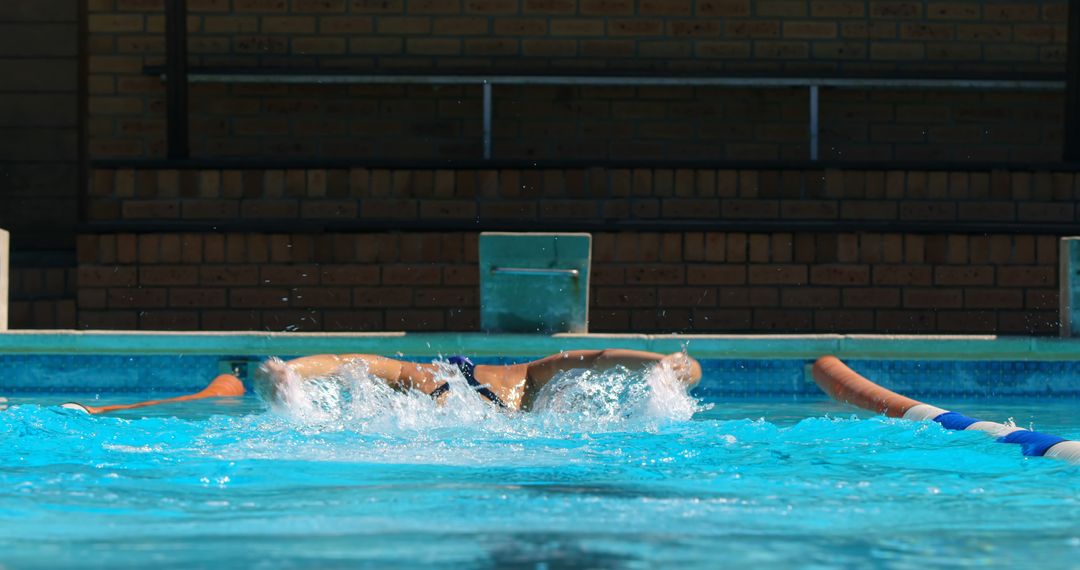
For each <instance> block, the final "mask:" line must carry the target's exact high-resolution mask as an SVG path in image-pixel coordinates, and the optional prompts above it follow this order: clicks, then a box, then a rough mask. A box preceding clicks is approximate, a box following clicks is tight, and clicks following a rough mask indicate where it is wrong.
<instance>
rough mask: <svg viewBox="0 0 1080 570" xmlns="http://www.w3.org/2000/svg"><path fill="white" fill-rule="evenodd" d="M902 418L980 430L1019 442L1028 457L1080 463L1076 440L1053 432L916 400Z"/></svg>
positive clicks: (1008, 441)
mask: <svg viewBox="0 0 1080 570" xmlns="http://www.w3.org/2000/svg"><path fill="white" fill-rule="evenodd" d="M903 417H904V419H906V420H913V421H925V420H931V421H934V422H937V423H939V424H941V425H942V427H944V428H945V429H951V430H956V431H981V432H984V433H988V434H990V435H991V436H993V437H994V438H996V439H997V440H998V441H1000V442H1001V443H1015V444H1018V445H1020V448H1021V450H1022V451H1023V453H1024V455H1027V456H1029V457H1052V458H1054V459H1061V460H1064V461H1068V462H1070V463H1080V441H1072V440H1068V439H1065V438H1063V437H1058V436H1056V435H1051V434H1048V433H1042V432H1038V431H1030V430H1026V429H1022V428H1018V427H1015V426H1007V425H1005V424H999V423H997V422H988V421H984V420H978V419H975V418H969V417H968V416H965V415H964V414H960V413H957V412H950V411H948V410H943V409H941V408H938V407H936V406H931V405H930V404H918V405H915V406H912V407H911V408H909V409H908V411H906V412H904V416H903Z"/></svg>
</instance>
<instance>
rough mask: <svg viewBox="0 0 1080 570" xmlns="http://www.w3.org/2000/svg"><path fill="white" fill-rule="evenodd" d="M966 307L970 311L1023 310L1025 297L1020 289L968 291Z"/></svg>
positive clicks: (965, 293)
mask: <svg viewBox="0 0 1080 570" xmlns="http://www.w3.org/2000/svg"><path fill="white" fill-rule="evenodd" d="M964 307H965V308H968V309H1022V308H1023V307H1024V295H1023V292H1022V291H1021V290H1019V289H996V288H995V289H967V290H966V291H965V292H964ZM987 330H992V329H987Z"/></svg>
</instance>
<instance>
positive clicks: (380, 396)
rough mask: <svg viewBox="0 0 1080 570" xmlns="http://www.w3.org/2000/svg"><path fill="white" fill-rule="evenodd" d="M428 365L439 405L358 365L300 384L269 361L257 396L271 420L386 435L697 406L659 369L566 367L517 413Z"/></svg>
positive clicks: (524, 426) (610, 423)
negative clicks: (441, 392)
mask: <svg viewBox="0 0 1080 570" xmlns="http://www.w3.org/2000/svg"><path fill="white" fill-rule="evenodd" d="M435 364H436V367H437V372H436V380H437V382H439V383H442V382H448V383H449V385H450V390H449V392H448V393H447V394H446V396H444V397H443V400H442V403H441V404H440V403H437V402H436V401H435V400H433V399H432V398H430V397H429V396H427V395H426V394H423V393H420V392H418V391H415V390H413V391H407V392H402V391H398V390H395V389H394V388H392V387H390V386H389V385H387V384H386V382H385V381H383V380H381V379H378V378H375V377H373V376H372V375H371V374H369V373H368V370H367V367H366V366H365V365H364V363H363V362H361V361H357V362H354V363H352V364H349V365H347V366H345V367H343V368H342V369H340V370H339V371H337V372H336V373H335V374H333V375H328V376H325V377H320V378H313V379H308V380H304V379H302V378H300V377H299V375H297V374H296V372H295V371H294V370H292V368H291V367H289V366H288V364H286V363H284V362H282V361H280V360H278V359H271V360H268V361H267V362H265V363H264V364H263V366H262V371H261V373H260V375H259V376H260V377H261V380H260V381H257V382H256V392H257V393H258V394H259V395H260V397H262V398H263V400H264V401H266V402H267V403H268V404H269V406H270V408H271V410H272V411H273V412H274V413H275V414H276V415H278V416H280V417H282V418H284V419H286V420H287V421H289V422H291V423H293V424H294V425H296V426H297V427H298V428H301V429H302V430H303V431H316V432H318V431H341V430H348V431H355V432H360V433H369V434H386V435H409V434H416V433H422V432H428V431H430V430H435V429H441V428H462V427H467V428H470V429H473V430H475V429H479V430H482V431H485V432H491V433H500V432H501V433H519V434H522V435H525V434H526V433H525V432H536V433H539V434H542V433H544V432H550V431H556V432H563V433H565V432H568V431H569V432H581V431H597V430H600V431H610V430H626V429H643V428H647V427H648V425H656V424H658V423H662V422H666V421H685V420H689V419H690V418H691V416H693V414H694V413H695V412H697V411H699V410H701V409H703V408H702V406H701V404H700V403H699V402H698V401H697V400H696V399H694V398H693V397H692V396H690V395H689V393H688V392H687V389H686V387H685V385H684V384H683V383H682V382H680V381H679V380H678V379H677V378H676V375H675V373H674V371H672V370H671V369H670V368H669V367H666V366H657V367H654V368H653V369H651V370H649V371H647V372H634V371H630V370H627V369H625V368H621V367H618V368H614V369H611V370H606V371H603V372H597V371H594V370H587V369H575V370H568V371H565V372H562V373H560V374H558V375H557V376H556V377H555V378H553V379H552V380H551V381H550V382H549V383H548V384H547V385H545V386H544V387H543V388H542V389H541V390H540V392H539V393H538V395H537V397H536V398H535V401H534V404H533V409H532V411H531V412H528V413H523V412H510V411H506V410H503V409H500V408H498V407H497V406H494V405H492V404H491V403H490V402H487V401H486V400H485V399H484V398H483V397H482V396H480V395H479V394H478V393H477V392H476V391H475V390H474V389H473V388H472V387H470V386H469V385H468V382H467V381H466V380H465V378H464V377H463V376H462V375H461V372H460V371H459V370H458V369H457V367H456V366H454V365H452V364H449V363H447V362H444V361H436V362H435ZM271 377H272V378H273V379H274V380H275V381H271V380H270V378H271ZM536 430H539V432H537V431H536Z"/></svg>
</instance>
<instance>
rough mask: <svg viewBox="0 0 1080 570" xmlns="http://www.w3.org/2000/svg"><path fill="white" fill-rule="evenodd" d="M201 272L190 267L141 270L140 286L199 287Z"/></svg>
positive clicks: (172, 266)
mask: <svg viewBox="0 0 1080 570" xmlns="http://www.w3.org/2000/svg"><path fill="white" fill-rule="evenodd" d="M198 283H199V271H198V268H197V267H193V266H188V265H155V266H150V267H140V268H139V285H164V286H173V285H197V284H198Z"/></svg>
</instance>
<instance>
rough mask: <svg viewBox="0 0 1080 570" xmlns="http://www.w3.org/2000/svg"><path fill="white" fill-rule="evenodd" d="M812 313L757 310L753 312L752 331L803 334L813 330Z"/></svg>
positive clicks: (788, 310)
mask: <svg viewBox="0 0 1080 570" xmlns="http://www.w3.org/2000/svg"><path fill="white" fill-rule="evenodd" d="M813 315H814V313H813V311H795V310H790V309H786V310H777V309H759V310H756V311H754V329H755V330H764V331H773V332H804V331H809V330H812V329H813Z"/></svg>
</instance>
